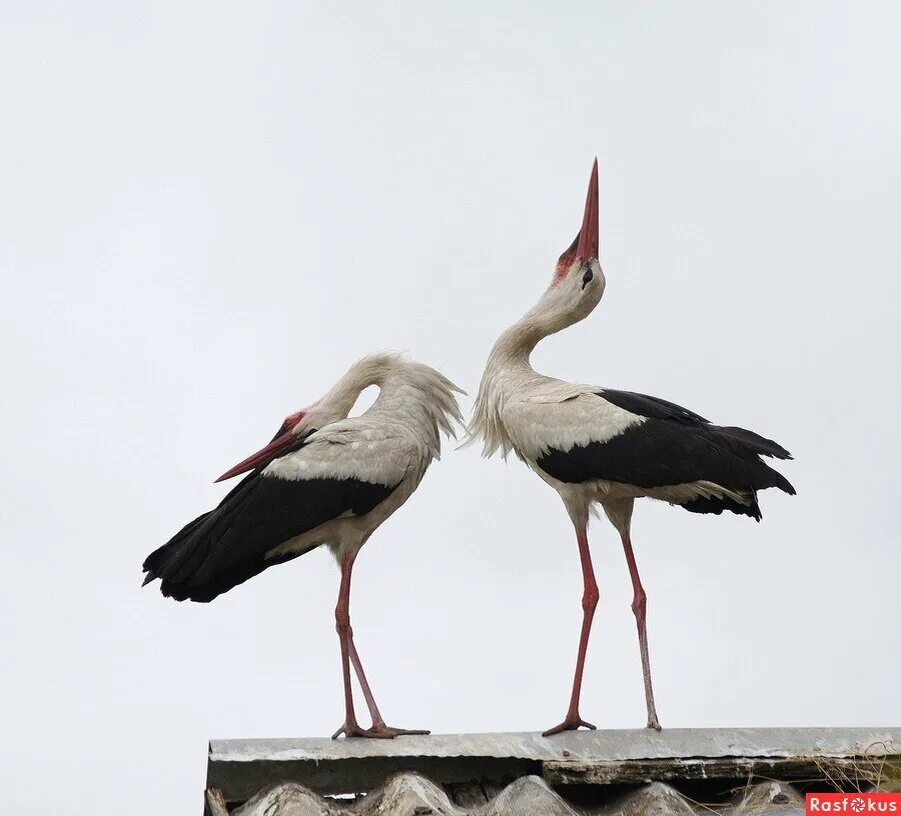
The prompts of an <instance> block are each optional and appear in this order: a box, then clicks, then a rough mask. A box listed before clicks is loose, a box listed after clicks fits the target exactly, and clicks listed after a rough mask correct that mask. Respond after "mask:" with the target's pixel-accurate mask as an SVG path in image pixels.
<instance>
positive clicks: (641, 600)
mask: <svg viewBox="0 0 901 816" xmlns="http://www.w3.org/2000/svg"><path fill="white" fill-rule="evenodd" d="M621 536H622V540H623V549H624V550H625V551H626V562H627V563H628V565H629V575H631V576H632V592H633V594H632V612H633V613H634V614H635V622H636V624H637V625H638V646H639V649H640V650H641V671H642V674H643V676H644V697H645V703H646V704H647V707H648V728H653V729H654V730H655V731H659V730H660V721H659V720H658V719H657V708H656V706H655V705H654V689H653V687H652V686H651V659H650V657H649V656H648V624H647V608H648V596H647V593H645V591H644V587H643V586H642V585H641V577H640V576H639V574H638V565H637V564H636V563H635V553H633V552H632V538H631V536H630V534H629V529H628V527H627V528H626V529H625V530H624V531H623V532H622V533H621Z"/></svg>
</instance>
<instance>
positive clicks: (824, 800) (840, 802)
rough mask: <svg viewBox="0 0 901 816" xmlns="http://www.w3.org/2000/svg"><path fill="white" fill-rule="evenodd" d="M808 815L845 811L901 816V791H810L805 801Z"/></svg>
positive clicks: (859, 815) (851, 814)
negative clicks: (896, 815)
mask: <svg viewBox="0 0 901 816" xmlns="http://www.w3.org/2000/svg"><path fill="white" fill-rule="evenodd" d="M804 813H805V815H806V816H814V815H816V816H821V814H824V813H845V814H848V816H866V814H867V813H897V814H898V816H901V793H808V794H807V795H806V796H805V801H804Z"/></svg>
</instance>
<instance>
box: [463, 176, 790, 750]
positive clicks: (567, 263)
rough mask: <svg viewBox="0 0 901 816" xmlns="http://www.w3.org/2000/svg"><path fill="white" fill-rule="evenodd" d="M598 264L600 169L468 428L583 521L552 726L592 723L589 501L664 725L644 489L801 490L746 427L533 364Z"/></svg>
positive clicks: (596, 281) (568, 319) (701, 509)
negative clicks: (636, 531) (599, 510)
mask: <svg viewBox="0 0 901 816" xmlns="http://www.w3.org/2000/svg"><path fill="white" fill-rule="evenodd" d="M604 286H605V281H604V273H603V272H602V271H601V265H600V263H599V261H598V166H597V160H595V163H594V167H593V168H592V172H591V180H590V182H589V186H588V198H587V201H586V203H585V211H584V215H583V219H582V227H581V229H580V230H579V233H578V234H577V235H576V238H575V240H574V241H573V243H572V245H571V246H570V247H569V248H568V249H567V250H566V251H565V252H564V253H563V254H562V255H561V256H560V259H559V261H558V262H557V268H556V272H555V274H554V278H553V280H552V281H551V285H550V287H549V288H548V289H547V291H546V292H545V293H544V294H543V295H542V296H541V298H540V299H539V300H538V302H537V303H536V304H535V306H533V307H532V308H531V309H530V310H529V311H528V312H527V313H526V314H525V315H524V316H523V317H522V319H520V320H519V321H518V322H517V323H515V324H514V325H513V326H511V327H510V328H509V329H507V330H506V331H505V332H504V333H503V334H502V335H501V336H500V338H499V339H498V341H497V343H495V345H494V348H493V349H492V350H491V354H490V356H489V357H488V362H487V364H486V366H485V372H484V374H483V376H482V382H481V385H480V386H479V393H478V397H477V398H476V404H475V407H474V411H473V417H472V421H471V423H470V426H469V430H470V436H471V438H474V437H481V438H482V439H483V441H484V449H483V455H485V456H490V455H491V454H492V453H494V452H495V451H496V450H498V449H499V448H500V449H501V450H502V452H503V453H504V455H506V454H507V453H508V452H509V451H510V450H513V451H515V453H516V455H517V456H518V457H519V458H520V459H522V460H523V461H524V462H525V463H526V464H527V465H529V467H531V468H532V469H533V470H534V471H535V472H536V473H537V474H538V475H539V476H540V477H541V478H542V479H544V481H545V482H547V483H548V484H549V485H550V486H551V487H553V488H554V489H555V490H556V491H557V492H558V493H559V494H560V498H561V499H562V500H563V504H564V505H565V506H566V510H567V512H568V513H569V517H570V519H571V520H572V523H573V525H574V526H575V530H576V538H577V541H578V544H579V555H580V558H581V562H582V576H583V579H584V594H583V596H582V607H583V610H584V611H583V619H582V630H581V637H580V640H579V651H578V656H577V659H576V671H575V677H574V679H573V688H572V696H571V698H570V703H569V708H568V710H567V713H566V717H565V718H564V720H563V722H562V723H560V724H559V725H557V726H555V727H553V728H551V729H549V730H548V731H546V732H545V735H550V734H556V733H558V732H561V731H567V730H573V729H577V728H579V727H580V726H584V727H586V728H594V726H593V725H591V724H590V723H587V722H585V721H584V720H583V719H582V718H581V716H580V714H579V696H580V692H581V687H582V671H583V668H584V664H585V652H586V649H587V645H588V635H589V632H590V630H591V622H592V618H593V617H594V610H595V606H596V605H597V599H598V588H597V583H596V582H595V578H594V571H593V569H592V566H591V553H590V550H589V547H588V537H587V527H588V519H589V513H590V510H591V507H592V504H593V503H594V502H597V503H598V504H600V505H601V507H603V509H604V513H605V514H606V516H607V518H608V519H609V520H610V521H611V523H612V524H613V526H614V527H615V528H616V529H617V531H618V532H619V534H620V537H621V538H622V543H623V548H624V550H625V554H626V561H627V563H628V567H629V573H630V574H631V577H632V588H633V592H634V595H633V600H632V611H633V612H634V613H635V618H636V622H637V624H638V639H639V646H640V650H641V662H642V670H643V674H644V690H645V699H646V703H647V712H648V727H649V728H654V729H657V730H659V729H660V723H659V721H658V719H657V712H656V709H655V706H654V692H653V689H652V685H651V668H650V661H649V658H648V642H647V627H646V622H645V621H646V608H647V596H646V594H645V591H644V589H643V587H642V585H641V579H640V578H639V575H638V568H637V566H636V564H635V556H634V555H633V552H632V542H631V539H630V535H629V528H630V521H631V518H632V506H633V504H634V501H635V499H636V498H639V497H641V496H648V497H650V498H653V499H661V500H663V501H666V502H669V503H670V504H674V505H679V506H681V507H683V508H685V509H686V510H689V511H691V512H693V513H715V514H719V513H721V512H722V511H723V510H729V511H730V512H733V513H739V514H743V515H746V516H750V517H752V518H755V519H757V520H760V517H761V514H760V507H759V506H758V504H757V491H758V490H762V489H764V488H767V487H778V488H779V489H780V490H783V491H785V492H786V493H790V494H793V493H794V492H795V491H794V488H793V487H792V486H791V484H789V482H788V480H787V479H785V477H783V476H782V475H781V474H780V473H777V472H776V471H775V470H773V469H772V468H770V467H769V466H767V465H766V464H764V462H763V461H761V459H760V456H774V457H776V458H778V459H790V458H791V457H790V455H789V453H788V451H787V450H785V448H783V447H781V446H780V445H777V444H776V443H775V442H772V441H770V440H769V439H764V438H763V437H761V436H758V435H757V434H756V433H753V432H752V431H746V430H744V429H743V428H730V427H721V426H718V425H711V424H710V423H709V422H708V421H707V420H706V419H704V418H702V417H700V416H698V414H695V413H692V412H691V411H688V410H686V409H685V408H680V407H679V406H678V405H674V404H673V403H671V402H667V401H666V400H662V399H658V398H656V397H648V396H645V395H644V394H635V393H632V392H628V391H614V390H612V389H609V388H600V387H597V386H590V385H574V384H572V383H568V382H563V381H562V380H556V379H553V378H551V377H545V376H544V375H542V374H539V373H537V372H536V371H535V370H534V369H533V368H532V366H531V365H530V363H529V356H530V354H531V352H532V350H533V349H534V348H535V346H536V345H537V344H538V342H539V341H540V340H541V339H542V338H544V337H547V336H548V335H549V334H554V333H555V332H559V331H560V330H561V329H565V328H566V327H567V326H571V325H572V324H573V323H576V322H578V321H579V320H583V319H584V318H586V317H587V316H588V315H589V314H590V313H591V312H592V311H593V310H594V307H595V306H597V304H598V302H599V301H600V299H601V296H602V295H603V293H604Z"/></svg>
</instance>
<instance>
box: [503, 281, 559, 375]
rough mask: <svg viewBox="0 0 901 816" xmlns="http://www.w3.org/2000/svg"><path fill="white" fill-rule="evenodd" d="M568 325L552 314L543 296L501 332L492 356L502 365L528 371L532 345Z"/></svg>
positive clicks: (533, 346) (530, 367) (533, 348)
mask: <svg viewBox="0 0 901 816" xmlns="http://www.w3.org/2000/svg"><path fill="white" fill-rule="evenodd" d="M567 325H569V321H567V320H564V319H561V316H559V315H556V314H554V311H553V310H551V309H549V308H548V304H547V303H546V301H545V298H542V299H541V300H539V301H538V303H536V304H535V305H534V306H533V307H532V308H531V309H529V311H528V312H526V313H525V314H524V315H523V316H522V317H521V318H520V319H519V320H517V321H516V322H515V323H514V324H513V325H512V326H510V328H508V329H506V330H505V331H504V332H503V334H501V336H500V337H499V338H498V339H497V342H496V343H495V344H494V349H493V351H492V354H491V356H492V357H493V358H494V359H495V361H496V362H499V363H501V364H504V365H507V366H513V367H526V368H528V369H529V370H531V369H532V366H531V363H530V362H529V358H530V357H531V355H532V352H533V351H534V350H535V347H536V346H537V345H538V344H539V343H540V342H541V341H542V340H543V339H544V338H545V337H547V336H548V335H549V334H555V333H556V332H558V331H560V330H561V329H564V328H566V326H567Z"/></svg>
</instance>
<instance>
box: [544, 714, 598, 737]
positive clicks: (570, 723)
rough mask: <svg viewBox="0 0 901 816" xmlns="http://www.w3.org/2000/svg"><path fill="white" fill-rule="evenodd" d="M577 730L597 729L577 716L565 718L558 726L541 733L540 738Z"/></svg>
mask: <svg viewBox="0 0 901 816" xmlns="http://www.w3.org/2000/svg"><path fill="white" fill-rule="evenodd" d="M579 728H588V729H590V730H592V731H594V730H595V729H597V726H596V725H592V724H591V723H590V722H585V720H583V719H582V718H581V717H580V716H579V715H578V714H576V715H575V716H572V717H570V716H567V718H566V719H565V720H564V721H563V722H562V723H560V725H555V726H554V727H553V728H548V730H547V731H544V732H542V734H541V736H542V737H550V736H552V735H553V734H562V733H563V732H564V731H577V730H578V729H579Z"/></svg>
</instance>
